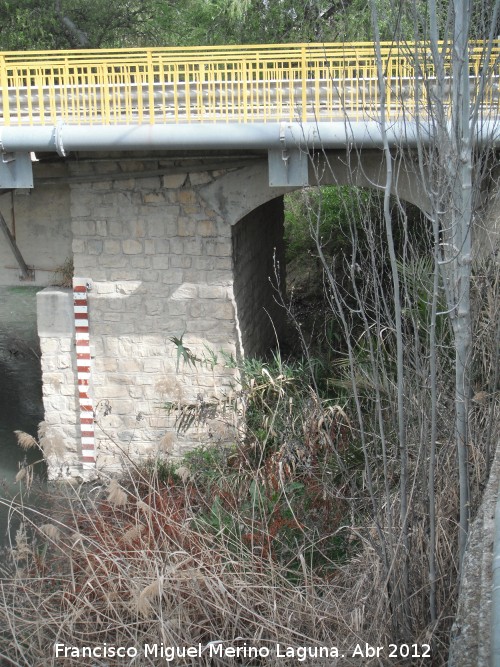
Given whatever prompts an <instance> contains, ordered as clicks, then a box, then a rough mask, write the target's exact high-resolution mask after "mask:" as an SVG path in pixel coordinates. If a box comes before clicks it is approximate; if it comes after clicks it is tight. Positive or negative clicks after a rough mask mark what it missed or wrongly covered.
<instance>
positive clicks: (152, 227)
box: [148, 219, 167, 238]
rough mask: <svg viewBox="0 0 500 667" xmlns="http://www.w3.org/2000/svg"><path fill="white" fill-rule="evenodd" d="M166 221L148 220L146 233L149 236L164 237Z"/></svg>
mask: <svg viewBox="0 0 500 667" xmlns="http://www.w3.org/2000/svg"><path fill="white" fill-rule="evenodd" d="M166 228H167V225H166V222H165V220H163V219H162V220H151V219H149V220H148V234H149V236H151V237H153V238H154V237H160V238H162V237H164V236H165V235H166Z"/></svg>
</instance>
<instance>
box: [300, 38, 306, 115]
mask: <svg viewBox="0 0 500 667" xmlns="http://www.w3.org/2000/svg"><path fill="white" fill-rule="evenodd" d="M300 54H301V58H302V102H301V103H302V114H301V118H302V122H304V123H305V121H306V120H307V60H306V58H307V53H306V47H305V46H302V48H301V49H300Z"/></svg>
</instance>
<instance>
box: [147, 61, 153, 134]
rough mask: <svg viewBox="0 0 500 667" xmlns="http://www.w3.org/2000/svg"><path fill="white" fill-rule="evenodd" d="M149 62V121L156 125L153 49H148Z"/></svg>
mask: <svg viewBox="0 0 500 667" xmlns="http://www.w3.org/2000/svg"><path fill="white" fill-rule="evenodd" d="M146 53H147V63H148V73H147V75H148V93H149V123H150V125H154V122H155V71H154V64H153V54H152V52H151V49H148V50H147V52H146Z"/></svg>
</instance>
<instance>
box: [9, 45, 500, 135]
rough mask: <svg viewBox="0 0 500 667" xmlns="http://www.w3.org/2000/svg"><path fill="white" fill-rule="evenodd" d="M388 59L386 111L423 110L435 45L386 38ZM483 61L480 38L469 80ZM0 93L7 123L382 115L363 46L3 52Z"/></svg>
mask: <svg viewBox="0 0 500 667" xmlns="http://www.w3.org/2000/svg"><path fill="white" fill-rule="evenodd" d="M499 56H500V42H499V41H496V42H495V45H494V49H493V54H492V58H491V65H490V67H489V70H488V81H487V85H486V88H485V91H484V94H483V98H482V104H483V105H484V106H485V107H489V108H491V107H492V106H493V107H498V104H499V87H498V82H499ZM382 57H383V69H384V82H385V98H386V108H387V113H388V115H389V117H391V118H397V117H400V116H402V115H403V114H411V115H412V114H415V113H417V111H418V112H420V113H425V109H426V105H427V96H428V95H429V94H430V95H432V92H433V86H434V87H435V78H434V71H433V67H432V62H431V58H430V55H429V51H428V50H427V49H426V48H425V47H424V46H419V47H418V48H417V47H415V46H414V45H411V44H406V45H401V46H396V45H394V44H392V45H389V44H384V45H382ZM483 60H484V44H483V43H475V44H472V45H471V46H470V63H471V71H470V75H471V77H473V78H477V77H478V76H479V74H480V72H481V71H482V68H483ZM415 63H418V65H416V64H415ZM445 69H446V70H447V76H448V77H450V76H451V74H450V71H449V69H450V65H449V61H448V62H445ZM0 92H1V100H0V114H1V118H0V123H2V124H4V125H53V124H56V123H58V122H66V123H72V124H78V125H92V124H94V125H97V124H99V125H101V124H104V125H115V124H143V123H180V122H188V123H190V122H238V123H251V122H258V121H260V122H276V121H287V120H302V121H306V120H320V121H323V120H338V119H341V118H345V117H347V118H348V119H349V120H350V121H355V120H364V119H370V118H374V119H376V118H378V117H379V114H380V103H381V95H380V88H379V84H378V77H377V68H376V59H375V54H374V48H373V44H367V43H356V44H286V45H270V46H266V45H258V46H235V47H232V46H221V47H210V48H202V47H193V48H164V49H163V48H155V49H115V50H113V49H112V50H105V51H104V50H89V51H52V52H41V51H31V52H23V53H17V52H11V53H2V54H0ZM445 101H446V100H445Z"/></svg>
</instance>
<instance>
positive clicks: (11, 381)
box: [0, 287, 44, 544]
mask: <svg viewBox="0 0 500 667" xmlns="http://www.w3.org/2000/svg"><path fill="white" fill-rule="evenodd" d="M39 289H40V288H36V287H0V499H10V498H13V497H15V496H16V494H18V493H19V491H20V485H19V483H16V482H15V476H16V474H17V472H18V470H19V465H20V463H21V462H22V461H23V459H24V458H25V456H27V458H28V460H29V461H30V462H31V461H33V460H36V459H38V458H40V456H39V452H36V451H30V452H28V454H26V452H24V451H23V450H22V449H21V448H20V447H19V446H18V445H17V440H16V437H15V435H14V433H13V431H14V430H16V429H17V430H20V431H26V432H27V433H30V434H31V435H33V436H35V437H36V434H37V426H38V423H39V422H40V421H41V420H42V419H43V405H42V378H41V370H40V345H39V341H38V336H37V332H36V293H37V291H38V290H39ZM38 468H39V475H41V476H43V473H44V470H43V467H42V466H38ZM16 523H17V521H16V520H15V519H14V520H13V521H12V526H11V528H14V529H15V527H16ZM7 526H8V508H7V507H6V506H5V504H4V503H1V502H0V544H2V543H5V541H6V536H7Z"/></svg>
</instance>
